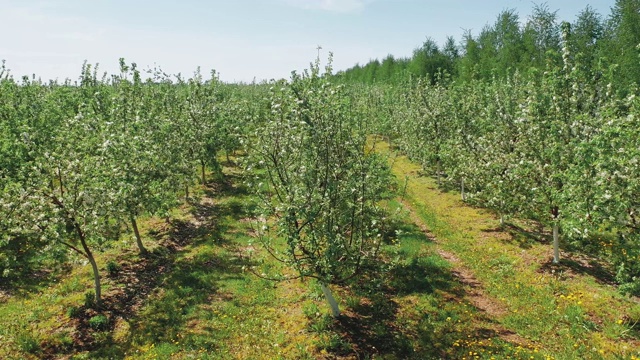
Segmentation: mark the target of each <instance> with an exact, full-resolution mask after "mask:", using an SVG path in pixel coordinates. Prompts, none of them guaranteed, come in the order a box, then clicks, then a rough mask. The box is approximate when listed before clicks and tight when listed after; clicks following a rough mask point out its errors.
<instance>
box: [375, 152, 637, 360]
mask: <svg viewBox="0 0 640 360" xmlns="http://www.w3.org/2000/svg"><path fill="white" fill-rule="evenodd" d="M378 149H379V150H380V151H382V152H388V151H389V150H388V146H387V145H386V144H384V143H379V144H378ZM393 171H394V173H395V174H396V176H397V177H398V178H399V179H405V177H406V179H407V180H406V181H408V182H407V185H406V199H407V203H408V206H409V207H410V208H411V210H412V211H413V213H414V220H416V221H418V222H422V223H423V224H425V225H426V227H427V228H428V229H429V230H430V231H431V232H432V233H433V234H434V235H435V237H436V238H437V239H438V240H439V244H438V246H439V247H441V248H442V249H444V250H446V251H449V252H452V253H454V254H455V255H456V256H457V257H458V258H459V259H461V263H462V265H463V266H464V267H466V268H468V269H470V270H471V271H472V272H473V273H474V275H475V276H476V278H477V279H478V280H479V281H480V283H481V284H482V288H483V289H484V291H485V292H486V294H487V296H488V297H489V298H490V299H491V300H492V301H493V302H495V303H497V304H501V305H502V306H504V307H505V308H506V310H507V312H506V314H505V315H503V316H499V317H497V318H495V319H494V320H495V321H497V322H498V323H499V324H500V325H502V326H504V327H505V328H506V329H509V330H510V331H513V332H515V333H516V334H518V335H520V336H521V337H522V338H524V339H526V340H527V341H529V342H530V343H531V344H535V346H537V347H539V349H540V352H542V353H543V354H545V356H548V357H550V358H556V359H576V358H583V359H584V358H589V359H590V358H593V359H598V358H633V357H634V356H635V357H638V356H640V351H639V350H638V349H639V348H640V341H639V338H638V336H637V334H636V335H634V336H632V335H631V331H630V325H631V327H633V324H629V323H628V320H629V319H635V320H637V319H638V316H637V314H638V311H640V307H639V305H638V303H637V302H634V301H632V300H630V299H629V298H627V297H625V296H623V295H621V294H620V293H619V292H618V291H617V290H616V288H615V287H613V286H610V285H609V284H601V283H599V282H598V279H597V278H594V277H593V276H591V275H590V274H588V273H586V272H585V273H581V272H576V271H574V269H573V268H572V267H571V266H568V265H567V264H570V262H569V261H567V260H565V261H563V262H562V264H561V265H560V266H558V267H556V268H552V267H549V266H548V264H549V260H550V258H551V248H550V246H549V245H548V244H544V243H543V242H542V241H532V240H531V239H530V238H529V239H527V241H526V244H525V243H523V242H522V241H521V240H522V238H521V236H522V234H521V233H520V234H510V233H509V232H508V231H502V230H500V229H499V228H498V220H497V219H496V217H495V215H493V214H491V213H490V212H488V211H485V210H482V209H475V208H472V207H469V206H466V205H465V204H462V203H461V201H460V200H459V195H457V194H454V193H445V192H442V191H440V190H438V189H437V188H436V185H435V181H434V180H433V179H430V178H426V177H422V176H420V175H419V174H420V168H419V166H417V165H416V164H413V163H411V162H410V161H409V160H407V158H406V157H403V156H399V157H397V158H395V159H394V163H393ZM404 181H405V180H403V182H404ZM519 225H520V224H519ZM522 226H523V227H524V230H525V231H526V230H527V229H526V226H525V225H522ZM519 228H520V227H519ZM531 233H533V231H531ZM539 240H541V239H539ZM569 255H570V256H572V255H574V254H571V253H570V254H569ZM576 255H581V254H576ZM563 265H564V266H563ZM605 265H606V264H605ZM604 267H606V266H604ZM625 319H626V320H625ZM625 321H627V323H625Z"/></svg>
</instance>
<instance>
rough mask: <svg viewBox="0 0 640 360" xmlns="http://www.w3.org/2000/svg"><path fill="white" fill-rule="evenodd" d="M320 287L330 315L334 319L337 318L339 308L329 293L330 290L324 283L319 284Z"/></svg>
mask: <svg viewBox="0 0 640 360" xmlns="http://www.w3.org/2000/svg"><path fill="white" fill-rule="evenodd" d="M320 287H321V288H322V293H323V294H324V297H325V298H326V299H327V303H328V304H329V306H330V307H331V315H333V317H334V318H337V317H338V316H340V308H339V307H338V303H337V302H336V299H335V298H334V297H333V294H332V293H331V289H329V288H328V287H327V286H326V285H325V284H324V283H321V284H320Z"/></svg>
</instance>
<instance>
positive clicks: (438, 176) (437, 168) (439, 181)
mask: <svg viewBox="0 0 640 360" xmlns="http://www.w3.org/2000/svg"><path fill="white" fill-rule="evenodd" d="M441 172H442V171H441V165H440V160H438V162H437V165H436V178H437V181H438V187H440V185H441V180H440V173H441Z"/></svg>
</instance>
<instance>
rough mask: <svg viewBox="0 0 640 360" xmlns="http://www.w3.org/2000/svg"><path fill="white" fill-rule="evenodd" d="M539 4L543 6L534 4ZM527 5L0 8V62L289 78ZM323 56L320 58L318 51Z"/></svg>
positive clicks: (368, 2) (562, 8) (0, 0)
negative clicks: (122, 63)
mask: <svg viewBox="0 0 640 360" xmlns="http://www.w3.org/2000/svg"><path fill="white" fill-rule="evenodd" d="M535 3H537V4H540V3H544V2H543V1H540V2H535ZM614 3H615V0H609V1H605V0H588V1H578V0H562V1H560V0H549V1H546V4H547V5H548V7H549V9H551V10H552V11H555V10H557V11H558V13H557V14H558V18H559V20H567V21H574V20H575V18H576V15H577V14H578V13H579V12H580V11H581V10H582V9H584V7H585V6H586V5H587V4H589V5H590V6H591V7H592V8H593V9H595V10H596V11H597V12H599V13H600V14H601V15H602V16H603V17H605V18H606V17H608V16H609V14H610V9H611V7H612V6H613V5H614ZM533 6H534V2H531V1H529V0H511V1H507V0H483V1H469V0H208V1H207V0H179V1H168V0H128V1H125V0H89V1H87V0H0V34H1V36H0V60H6V67H7V68H9V69H10V70H11V74H12V75H13V76H14V77H16V78H19V77H21V76H22V75H31V74H35V75H36V76H37V77H40V78H42V79H43V80H45V81H47V80H50V79H51V80H55V79H57V80H60V81H63V80H64V79H66V78H69V79H72V80H76V79H78V77H79V75H80V70H81V68H82V64H83V62H84V61H85V60H86V61H87V62H89V63H91V64H96V63H97V64H99V69H100V71H101V72H102V71H107V72H109V73H117V72H118V59H119V58H121V57H122V58H125V60H126V61H127V62H128V63H131V62H135V63H136V64H137V65H138V67H139V68H140V69H143V70H144V69H148V68H152V67H156V66H158V67H160V68H162V69H163V70H164V71H165V72H166V73H170V74H178V73H180V74H182V76H183V77H190V76H192V75H193V73H194V71H195V70H196V68H197V67H198V66H200V67H201V71H202V73H203V74H207V75H208V74H209V73H210V71H211V70H212V69H215V70H216V71H217V73H218V74H219V76H220V79H222V80H223V81H225V82H240V81H242V82H251V81H253V80H256V81H262V80H270V79H280V78H289V76H290V74H291V71H292V70H297V71H300V70H302V69H305V68H308V67H309V64H310V62H312V61H314V60H315V59H316V57H317V56H318V52H319V53H320V58H321V60H322V62H323V64H324V63H326V60H327V58H328V55H329V52H332V53H333V56H334V58H333V68H334V71H338V70H344V69H347V68H349V67H351V66H353V65H355V64H356V63H360V64H364V63H366V62H368V61H369V60H371V59H376V58H378V59H382V58H384V57H386V56H387V55H388V54H392V55H394V56H395V57H408V56H410V55H411V53H412V52H413V49H415V48H417V47H419V46H420V45H421V44H422V43H423V42H424V41H425V39H426V38H427V37H431V38H432V39H434V40H435V41H436V42H437V43H439V44H441V45H442V44H444V41H445V39H446V37H447V36H453V37H454V38H455V39H456V41H460V40H461V39H462V35H463V34H464V32H465V30H469V31H471V33H472V34H474V35H477V34H478V33H479V32H480V30H481V29H482V28H483V27H484V26H485V25H487V24H493V23H494V22H495V20H496V18H497V16H498V14H499V13H500V12H502V11H503V10H508V9H513V10H515V11H516V12H517V13H518V14H519V16H520V19H521V21H523V22H524V21H526V19H527V17H528V16H529V15H530V14H531V10H532V8H533ZM318 47H321V48H322V49H320V50H318Z"/></svg>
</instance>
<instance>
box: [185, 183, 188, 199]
mask: <svg viewBox="0 0 640 360" xmlns="http://www.w3.org/2000/svg"><path fill="white" fill-rule="evenodd" d="M184 200H185V201H189V185H187V184H185V185H184Z"/></svg>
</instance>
